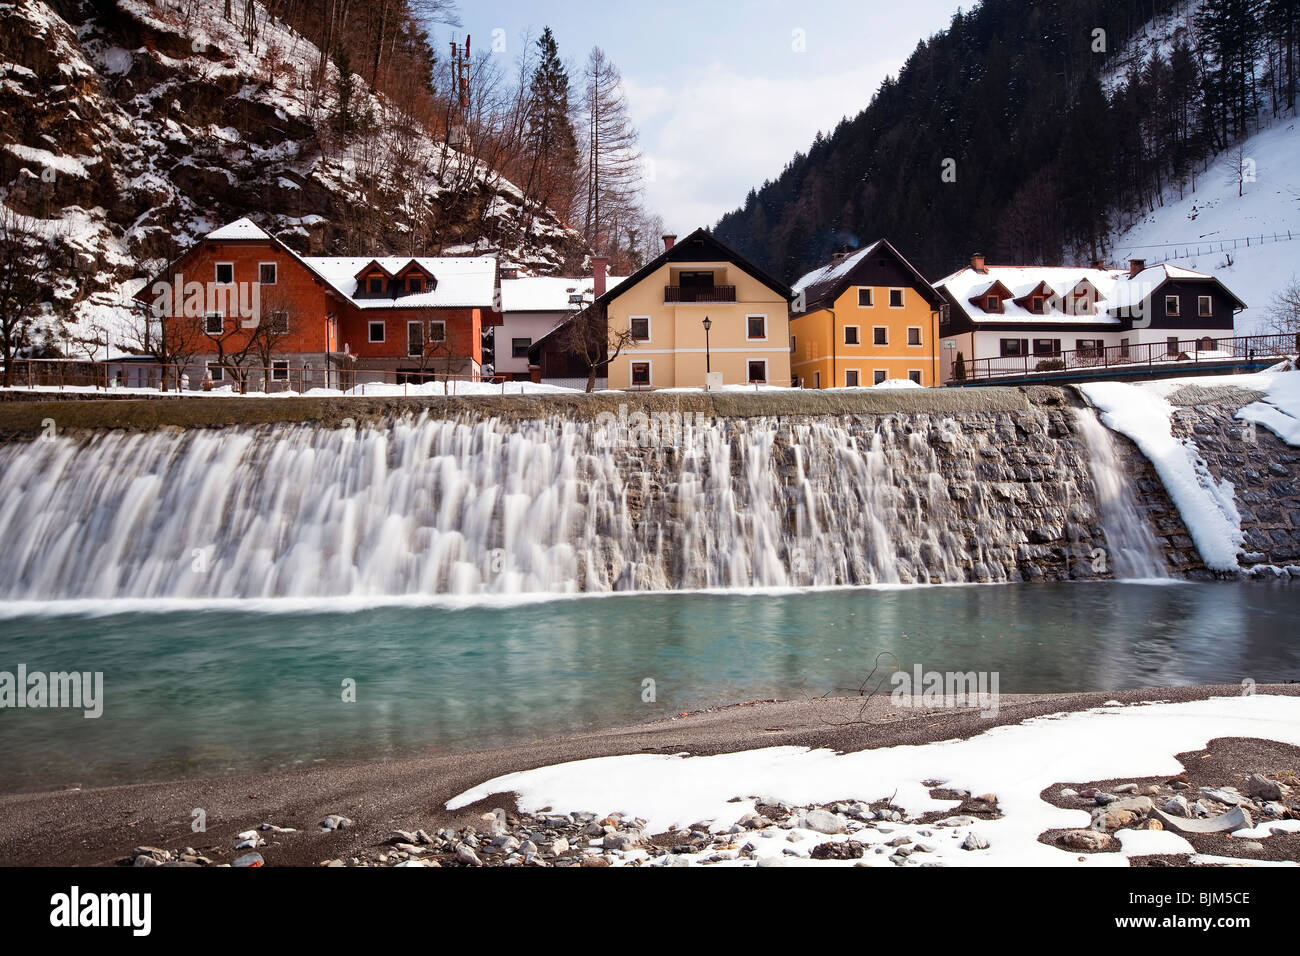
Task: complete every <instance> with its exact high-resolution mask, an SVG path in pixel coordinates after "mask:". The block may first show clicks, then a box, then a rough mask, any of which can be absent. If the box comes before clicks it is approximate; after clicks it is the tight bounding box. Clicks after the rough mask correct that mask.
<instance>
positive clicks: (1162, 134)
mask: <svg viewBox="0 0 1300 956" xmlns="http://www.w3.org/2000/svg"><path fill="white" fill-rule="evenodd" d="M1298 24H1300V8H1298V7H1297V5H1296V4H1294V3H1288V2H1286V0H1151V2H1146V3H1142V4H1133V3H1120V2H1110V0H1053V2H1050V3H1038V2H1031V0H984V2H982V3H980V4H978V5H976V6H975V7H974V8H973V9H972V10H970V11H969V12H958V13H957V14H956V15H955V16H954V17H953V19H952V22H951V24H950V26H949V27H948V28H947V29H946V30H944V31H942V32H940V33H938V34H936V35H935V36H933V37H931V38H929V39H928V40H925V41H922V42H921V43H919V44H918V45H917V47H916V49H915V50H914V52H913V53H912V54H911V56H909V57H908V59H907V61H906V62H905V63H904V65H903V67H902V68H901V70H900V71H899V73H898V75H897V77H891V78H888V79H886V81H885V82H884V83H883V84H882V85H881V87H880V89H879V90H878V91H877V92H876V94H875V95H874V97H873V98H872V100H871V102H870V104H869V105H867V107H866V108H865V109H864V110H863V111H862V112H861V113H859V114H858V115H857V116H855V117H853V118H852V119H847V120H845V121H843V122H842V123H841V124H840V125H839V126H838V127H837V128H836V129H835V130H834V131H833V132H831V133H830V134H829V135H819V136H818V137H817V139H816V140H815V141H814V142H813V144H812V145H811V147H810V148H809V149H808V151H807V152H806V153H799V154H796V155H795V157H794V158H793V159H792V160H791V161H790V163H789V164H788V165H787V166H786V168H785V169H784V170H783V171H782V172H781V174H780V176H778V177H777V178H776V179H774V180H772V181H770V182H767V183H764V184H763V186H762V187H761V188H758V189H755V190H752V191H751V192H750V194H749V196H748V197H747V198H746V201H745V204H744V206H743V207H742V208H740V209H737V210H735V211H734V212H731V213H729V214H727V215H726V216H724V217H723V218H722V219H721V221H720V222H719V223H718V225H717V232H718V234H719V236H720V238H722V239H723V240H724V241H727V242H729V243H733V244H735V245H736V246H737V248H739V249H740V250H741V251H742V252H743V253H745V254H746V255H747V256H749V257H750V258H752V259H754V260H755V261H756V262H758V263H759V264H760V265H763V266H764V267H766V268H768V269H769V270H771V271H772V272H774V273H775V274H777V275H781V276H787V277H789V276H795V275H799V274H801V273H802V272H804V271H806V270H807V269H808V268H811V267H812V266H815V265H816V264H818V263H820V262H824V261H825V260H826V259H827V258H829V256H830V254H831V253H832V252H834V251H836V250H837V249H838V248H840V247H842V246H843V245H849V246H856V245H858V244H859V243H862V242H866V241H869V240H871V239H874V238H877V237H879V236H887V237H888V238H890V239H891V240H892V241H893V242H894V244H895V245H896V246H898V248H899V249H900V250H902V251H903V252H904V254H905V255H907V256H908V257H909V258H911V259H912V261H913V262H914V263H915V264H916V265H917V267H918V268H919V269H920V270H921V271H922V272H923V273H925V274H926V275H929V276H939V275H944V274H946V273H948V272H950V271H952V270H953V269H955V268H958V267H959V266H960V265H961V264H962V263H964V262H965V261H967V260H968V258H969V256H970V255H971V254H972V253H974V252H982V253H985V254H986V255H987V256H988V257H989V258H990V259H991V260H992V261H996V262H1030V263H1039V264H1044V265H1055V264H1061V263H1065V262H1079V261H1088V260H1090V259H1093V258H1101V257H1106V258H1118V257H1119V254H1120V253H1121V252H1122V249H1121V246H1123V245H1126V244H1133V243H1140V242H1144V241H1146V240H1144V239H1142V238H1137V236H1138V235H1139V234H1136V233H1135V234H1134V236H1133V237H1127V236H1126V237H1125V238H1124V240H1123V242H1120V243H1118V244H1117V243H1116V242H1115V241H1114V236H1115V233H1116V232H1122V231H1123V229H1124V228H1126V227H1128V226H1129V225H1131V224H1133V223H1134V222H1135V220H1137V219H1139V218H1141V216H1142V215H1144V214H1147V213H1152V212H1153V211H1156V212H1159V210H1160V208H1161V201H1162V197H1164V201H1165V202H1166V203H1167V202H1168V197H1170V196H1174V197H1182V196H1186V195H1188V193H1189V192H1190V190H1191V188H1192V187H1193V185H1194V186H1195V187H1196V188H1197V189H1200V188H1202V187H1203V186H1205V185H1207V183H1206V182H1205V177H1206V176H1210V177H1215V178H1217V177H1218V173H1217V171H1216V170H1214V169H1211V170H1210V171H1209V173H1205V172H1204V171H1205V167H1206V163H1207V162H1209V163H1210V164H1211V166H1213V165H1214V164H1215V163H1218V162H1220V160H1216V159H1214V158H1213V157H1215V156H1216V155H1217V154H1221V153H1223V152H1224V151H1225V150H1228V149H1229V148H1232V149H1236V148H1237V146H1238V144H1240V143H1242V142H1243V141H1244V140H1245V139H1246V138H1247V137H1248V136H1250V135H1251V134H1253V133H1257V132H1258V131H1259V130H1260V129H1264V128H1267V127H1268V126H1269V125H1271V124H1272V123H1275V122H1289V121H1290V119H1292V118H1294V116H1295V92H1296V76H1295V73H1296V67H1295V64H1296V62H1297V56H1296V49H1295V46H1296V36H1297V35H1300V30H1298V29H1297V26H1298ZM1288 64H1290V66H1288ZM1261 182H1262V181H1261ZM1253 231H1254V228H1253V227H1251V228H1250V229H1247V230H1245V231H1240V232H1238V233H1237V234H1238V235H1241V236H1244V235H1246V234H1247V232H1253ZM1265 231H1267V230H1265ZM1186 237H1187V231H1186V230H1182V231H1181V232H1179V233H1177V234H1170V238H1171V239H1176V240H1183V239H1184V238H1186ZM1149 258H1157V256H1151V257H1149Z"/></svg>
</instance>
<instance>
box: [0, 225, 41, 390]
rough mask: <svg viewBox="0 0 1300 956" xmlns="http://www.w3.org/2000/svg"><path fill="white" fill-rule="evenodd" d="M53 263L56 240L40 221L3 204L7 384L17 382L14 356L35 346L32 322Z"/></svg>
mask: <svg viewBox="0 0 1300 956" xmlns="http://www.w3.org/2000/svg"><path fill="white" fill-rule="evenodd" d="M52 265H53V243H52V241H51V239H50V237H49V236H48V235H46V234H44V233H43V232H42V230H41V228H40V224H39V222H38V221H37V220H36V219H33V218H32V217H30V216H24V215H22V214H21V213H17V212H15V211H14V210H13V209H11V208H9V207H8V206H5V205H0V360H3V362H4V367H5V371H4V387H5V388H9V387H10V386H12V385H13V381H14V359H15V358H17V356H18V354H19V352H21V351H22V350H23V349H25V348H27V347H28V346H30V345H31V329H32V323H33V322H34V321H35V319H36V316H37V314H38V313H39V311H40V303H41V296H42V292H43V289H44V287H45V285H46V283H47V282H48V281H49V277H50V269H51V266H52Z"/></svg>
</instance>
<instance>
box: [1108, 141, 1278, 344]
mask: <svg viewBox="0 0 1300 956" xmlns="http://www.w3.org/2000/svg"><path fill="white" fill-rule="evenodd" d="M1242 150H1243V155H1244V156H1245V158H1246V159H1248V160H1250V161H1252V163H1253V171H1254V182H1246V183H1244V184H1242V192H1243V195H1241V196H1240V197H1239V196H1238V195H1237V182H1236V177H1235V174H1234V172H1233V170H1231V169H1229V168H1226V166H1227V165H1228V164H1230V163H1231V162H1232V161H1231V160H1229V159H1228V156H1226V155H1225V156H1221V157H1220V158H1219V159H1218V160H1216V161H1214V162H1211V163H1210V166H1209V169H1208V170H1206V171H1205V172H1204V173H1201V174H1199V175H1198V176H1197V182H1196V191H1195V192H1192V190H1191V188H1190V186H1189V187H1188V188H1187V189H1186V191H1185V192H1186V194H1185V195H1184V197H1183V198H1182V199H1179V198H1178V195H1177V193H1176V192H1175V193H1174V194H1173V195H1172V196H1167V197H1166V198H1165V205H1164V206H1162V207H1160V208H1157V209H1156V210H1155V211H1154V212H1152V213H1150V214H1149V215H1147V216H1144V217H1143V218H1142V219H1140V220H1139V221H1138V222H1137V223H1136V224H1135V225H1133V226H1132V227H1131V228H1129V229H1128V230H1127V231H1125V232H1124V233H1122V234H1121V235H1119V236H1117V237H1115V238H1114V239H1113V240H1112V245H1111V248H1112V250H1113V252H1114V255H1115V257H1116V259H1117V260H1118V261H1127V260H1128V259H1130V258H1134V259H1146V260H1147V262H1148V263H1149V264H1154V263H1156V262H1160V261H1162V260H1164V259H1166V258H1167V257H1168V258H1169V261H1171V262H1173V263H1175V264H1177V265H1181V266H1186V267H1187V268H1189V269H1197V270H1199V271H1201V272H1209V273H1213V274H1214V275H1215V276H1217V277H1218V278H1219V279H1220V280H1221V281H1222V282H1223V283H1224V284H1225V285H1227V286H1228V288H1230V289H1231V290H1232V291H1233V292H1235V293H1237V295H1239V296H1240V297H1241V298H1242V299H1244V300H1245V302H1246V304H1247V306H1249V308H1248V310H1247V311H1245V312H1242V313H1241V314H1239V315H1238V316H1237V331H1238V333H1239V334H1242V335H1250V334H1254V333H1256V332H1260V331H1262V323H1263V322H1264V320H1265V319H1266V318H1267V315H1268V311H1269V305H1270V302H1271V301H1272V298H1273V295H1274V294H1275V293H1276V292H1278V291H1279V290H1280V289H1282V288H1283V287H1284V286H1286V285H1287V284H1288V283H1289V282H1290V281H1291V279H1292V277H1293V276H1300V121H1297V120H1295V119H1289V120H1286V121H1283V122H1279V123H1278V124H1277V125H1275V126H1273V127H1272V128H1270V129H1266V130H1264V131H1263V132H1261V133H1257V134H1256V135H1255V136H1252V137H1251V138H1250V139H1248V140H1246V141H1245V143H1244V144H1243V146H1242ZM1235 153H1236V150H1235V148H1234V149H1232V150H1230V151H1229V154H1230V155H1235ZM1261 236H1262V237H1263V241H1262V242H1261V238H1260V237H1261ZM1274 236H1278V237H1279V239H1277V240H1275V239H1274V238H1273V237H1274ZM1288 236H1290V237H1292V238H1290V239H1287V237H1288ZM1247 239H1249V244H1247Z"/></svg>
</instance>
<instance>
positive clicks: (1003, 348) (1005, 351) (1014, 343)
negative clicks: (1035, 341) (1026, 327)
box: [998, 339, 1025, 356]
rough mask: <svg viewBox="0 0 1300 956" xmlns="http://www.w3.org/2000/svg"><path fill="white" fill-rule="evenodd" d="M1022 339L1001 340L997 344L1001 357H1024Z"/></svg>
mask: <svg viewBox="0 0 1300 956" xmlns="http://www.w3.org/2000/svg"><path fill="white" fill-rule="evenodd" d="M1024 341H1025V340H1024V339H1001V340H999V342H998V346H999V348H998V351H999V352H1000V353H1001V354H1002V355H1003V356H1009V355H1010V356H1016V355H1024V354H1025V349H1024Z"/></svg>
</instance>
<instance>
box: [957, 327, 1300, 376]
mask: <svg viewBox="0 0 1300 956" xmlns="http://www.w3.org/2000/svg"><path fill="white" fill-rule="evenodd" d="M1171 338H1172V337H1171ZM1030 341H1031V342H1032V339H1031V340H1030ZM1298 351H1300V336H1292V335H1246V336H1238V337H1235V338H1210V337H1207V336H1202V337H1200V338H1195V339H1178V340H1177V341H1176V343H1175V342H1173V341H1167V342H1144V343H1141V344H1137V345H1135V344H1132V343H1130V344H1129V345H1108V346H1094V347H1091V348H1083V349H1071V350H1067V351H1062V352H1052V353H1038V354H1028V355H1001V356H997V357H995V358H982V359H964V360H963V361H962V362H960V363H959V362H956V361H953V362H952V363H951V365H950V366H949V381H953V382H961V381H966V382H970V381H984V380H987V379H997V378H1009V377H1016V378H1021V377H1023V376H1025V375H1035V374H1042V375H1045V376H1046V375H1059V374H1060V373H1062V372H1071V371H1076V370H1085V369H1086V370H1094V369H1109V368H1116V369H1120V368H1126V367H1127V368H1133V367H1141V366H1147V367H1152V368H1154V367H1156V366H1161V367H1167V366H1171V365H1186V366H1188V367H1190V368H1195V367H1196V366H1197V365H1209V364H1223V363H1230V362H1232V361H1241V360H1245V361H1255V360H1257V359H1268V358H1283V357H1285V356H1287V355H1294V354H1296V353H1297V352H1298ZM959 372H960V373H962V374H959Z"/></svg>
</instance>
